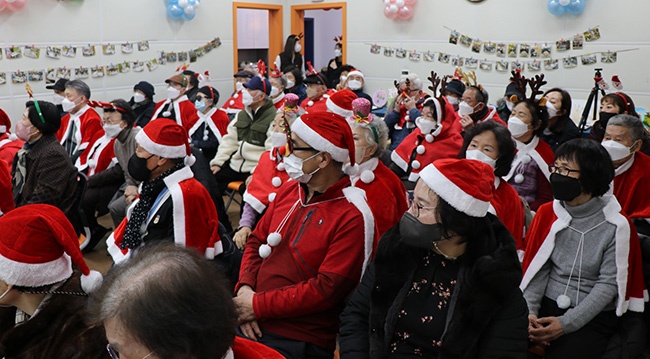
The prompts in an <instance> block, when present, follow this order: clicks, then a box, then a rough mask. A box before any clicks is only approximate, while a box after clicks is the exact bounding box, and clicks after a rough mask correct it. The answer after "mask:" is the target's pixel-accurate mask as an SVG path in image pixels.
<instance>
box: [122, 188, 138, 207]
mask: <svg viewBox="0 0 650 359" xmlns="http://www.w3.org/2000/svg"><path fill="white" fill-rule="evenodd" d="M137 196H138V186H126V188H125V189H124V202H125V203H126V205H127V206H130V205H131V203H133V201H135V198H136V197H137Z"/></svg>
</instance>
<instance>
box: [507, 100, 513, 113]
mask: <svg viewBox="0 0 650 359" xmlns="http://www.w3.org/2000/svg"><path fill="white" fill-rule="evenodd" d="M506 107H507V108H508V111H510V112H512V110H513V109H514V108H515V103H514V102H512V101H508V100H506Z"/></svg>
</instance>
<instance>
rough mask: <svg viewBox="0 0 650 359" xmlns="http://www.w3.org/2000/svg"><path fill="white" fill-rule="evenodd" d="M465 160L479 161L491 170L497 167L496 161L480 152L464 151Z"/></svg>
mask: <svg viewBox="0 0 650 359" xmlns="http://www.w3.org/2000/svg"><path fill="white" fill-rule="evenodd" d="M465 158H467V159H468V160H476V161H481V162H483V163H485V164H486V165H489V166H490V167H492V168H495V167H496V166H497V160H494V159H492V158H491V157H490V156H488V155H486V154H485V153H483V152H482V151H480V150H467V151H465Z"/></svg>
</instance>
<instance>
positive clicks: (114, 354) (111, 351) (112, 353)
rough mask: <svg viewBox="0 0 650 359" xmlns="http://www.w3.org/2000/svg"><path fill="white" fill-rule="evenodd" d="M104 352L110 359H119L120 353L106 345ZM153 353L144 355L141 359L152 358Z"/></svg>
mask: <svg viewBox="0 0 650 359" xmlns="http://www.w3.org/2000/svg"><path fill="white" fill-rule="evenodd" d="M106 351H107V352H108V355H109V356H110V357H111V359H120V352H118V351H117V350H115V349H113V347H112V346H111V345H110V344H107V345H106ZM153 353H154V352H151V353H149V354H147V355H145V356H144V357H143V358H142V359H147V358H148V357H150V356H152V355H153Z"/></svg>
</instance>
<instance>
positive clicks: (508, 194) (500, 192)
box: [488, 177, 525, 260]
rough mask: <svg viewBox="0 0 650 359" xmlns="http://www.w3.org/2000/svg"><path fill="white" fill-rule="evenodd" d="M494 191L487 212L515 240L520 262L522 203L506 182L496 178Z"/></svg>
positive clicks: (522, 243)
mask: <svg viewBox="0 0 650 359" xmlns="http://www.w3.org/2000/svg"><path fill="white" fill-rule="evenodd" d="M495 182H496V183H495V188H496V189H495V191H494V196H493V197H492V200H491V201H490V208H489V209H488V211H489V212H490V213H492V214H493V215H495V216H497V217H498V218H499V220H500V221H501V222H503V224H504V225H505V226H506V228H507V229H508V231H509V232H510V234H512V237H513V238H514V239H515V245H516V246H517V252H518V253H520V258H519V260H522V257H521V255H523V252H524V249H525V246H524V238H523V237H524V222H525V221H524V216H525V214H524V203H523V202H522V201H521V198H520V197H519V194H518V193H517V191H516V190H515V189H514V188H513V187H512V186H511V185H510V184H509V183H508V182H506V181H503V180H501V179H500V178H498V177H497V178H496V180H495Z"/></svg>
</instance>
